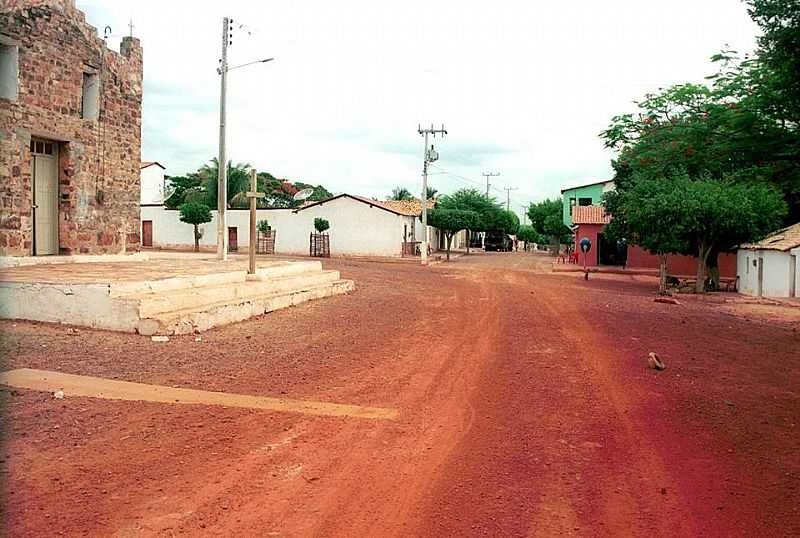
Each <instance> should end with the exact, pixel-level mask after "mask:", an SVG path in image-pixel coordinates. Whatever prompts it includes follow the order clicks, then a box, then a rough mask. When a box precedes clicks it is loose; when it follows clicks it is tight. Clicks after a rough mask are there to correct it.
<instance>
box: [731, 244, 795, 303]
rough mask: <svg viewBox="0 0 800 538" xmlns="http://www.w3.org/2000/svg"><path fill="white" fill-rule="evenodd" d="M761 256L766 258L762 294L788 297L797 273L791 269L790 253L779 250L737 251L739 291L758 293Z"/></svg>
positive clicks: (747, 293) (749, 293)
mask: <svg viewBox="0 0 800 538" xmlns="http://www.w3.org/2000/svg"><path fill="white" fill-rule="evenodd" d="M759 258H760V259H763V260H764V261H763V263H764V280H763V285H762V290H761V294H762V296H764V297H788V296H789V289H790V286H791V280H792V279H794V278H796V275H795V274H791V273H790V271H789V262H790V255H789V253H788V252H781V251H778V250H746V249H740V250H739V251H737V253H736V274H737V275H738V276H739V292H740V293H742V294H744V295H752V296H755V295H758V260H759ZM754 261H755V265H754V263H753V262H754ZM795 273H796V271H795Z"/></svg>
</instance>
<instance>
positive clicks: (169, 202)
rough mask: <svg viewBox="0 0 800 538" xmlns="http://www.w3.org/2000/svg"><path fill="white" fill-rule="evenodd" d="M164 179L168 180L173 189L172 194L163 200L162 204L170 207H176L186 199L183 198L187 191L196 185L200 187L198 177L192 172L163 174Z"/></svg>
mask: <svg viewBox="0 0 800 538" xmlns="http://www.w3.org/2000/svg"><path fill="white" fill-rule="evenodd" d="M164 179H165V180H167V181H169V183H170V184H171V185H172V186H173V188H174V189H175V191H174V192H173V193H172V195H171V196H170V197H169V198H167V199H165V200H164V205H165V206H167V207H169V208H170V209H176V208H178V207H180V206H181V205H182V204H183V203H184V202H187V201H188V200H185V199H184V197H185V195H186V193H187V191H193V190H194V189H196V188H197V187H200V179H199V178H198V177H197V176H196V175H194V174H189V175H187V176H164Z"/></svg>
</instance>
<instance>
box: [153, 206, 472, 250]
mask: <svg viewBox="0 0 800 538" xmlns="http://www.w3.org/2000/svg"><path fill="white" fill-rule="evenodd" d="M429 204H430V206H429V207H431V206H432V205H433V202H429ZM420 213H421V204H420V202H418V201H378V200H373V199H371V198H365V197H362V196H355V195H352V194H340V195H338V196H334V197H332V198H328V199H327V200H322V201H319V202H312V203H309V204H306V205H304V206H303V207H300V208H298V209H259V210H258V220H263V219H266V220H267V221H268V222H269V225H270V227H272V229H273V230H275V233H276V238H275V252H276V253H277V254H301V255H308V244H309V234H311V233H312V232H313V231H314V219H316V218H323V219H326V220H327V221H328V222H329V223H330V229H329V230H328V231H327V232H326V233H327V234H328V235H329V236H330V248H331V254H332V255H333V256H380V257H400V256H401V255H402V252H403V243H404V242H414V241H420V240H421V238H422V222H421V220H420V219H419V215H420ZM141 214H142V216H141V218H142V228H143V232H144V231H147V230H150V233H151V235H152V246H153V247H156V248H189V247H191V246H193V245H194V236H193V227H192V226H191V225H189V224H186V223H183V222H181V221H180V218H179V212H178V211H177V210H173V209H167V208H165V207H164V206H143V207H142V208H141ZM211 214H212V217H213V220H212V221H211V222H209V223H207V224H203V225H201V226H200V229H201V231H202V233H203V237H202V239H201V240H200V246H201V248H205V249H206V250H211V249H213V248H214V247H215V246H216V240H217V234H216V230H217V211H216V210H212V211H211ZM227 226H228V241H229V243H230V244H231V245H232V246H236V247H238V248H239V249H242V250H244V249H245V248H246V247H247V246H248V245H249V244H250V213H249V210H247V209H229V210H228V211H227ZM442 235H443V234H441V233H440V231H439V230H438V229H436V228H433V227H431V226H428V240H429V242H430V244H431V250H433V251H435V250H439V249H440V248H443V244H444V241H443V238H442V237H441V236H442ZM145 236H146V234H145V233H143V245H146V241H144V239H146V237H145ZM464 238H465V234H464V233H460V234H459V235H458V236H457V237H456V238H454V240H453V245H452V247H453V248H459V247H461V246H464V245H465V242H464Z"/></svg>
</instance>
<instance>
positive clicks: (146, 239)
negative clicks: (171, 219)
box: [142, 220, 153, 247]
mask: <svg viewBox="0 0 800 538" xmlns="http://www.w3.org/2000/svg"><path fill="white" fill-rule="evenodd" d="M142 246H143V247H152V246H153V221H152V220H143V221H142Z"/></svg>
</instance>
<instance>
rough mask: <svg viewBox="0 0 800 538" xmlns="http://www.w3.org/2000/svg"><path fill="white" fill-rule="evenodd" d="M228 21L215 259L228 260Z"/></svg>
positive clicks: (225, 26)
mask: <svg viewBox="0 0 800 538" xmlns="http://www.w3.org/2000/svg"><path fill="white" fill-rule="evenodd" d="M230 23H231V21H230V19H228V17H225V18H224V19H222V58H221V59H220V61H219V68H218V69H217V72H218V73H219V74H220V90H219V157H218V158H217V169H218V174H217V259H218V260H221V261H225V260H227V259H228V237H227V235H228V234H227V233H226V231H227V230H226V228H227V219H226V215H225V209H226V208H227V205H228V204H227V201H228V161H227V158H226V156H225V104H226V103H225V100H226V92H227V87H228V45H230V44H231V42H230Z"/></svg>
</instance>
